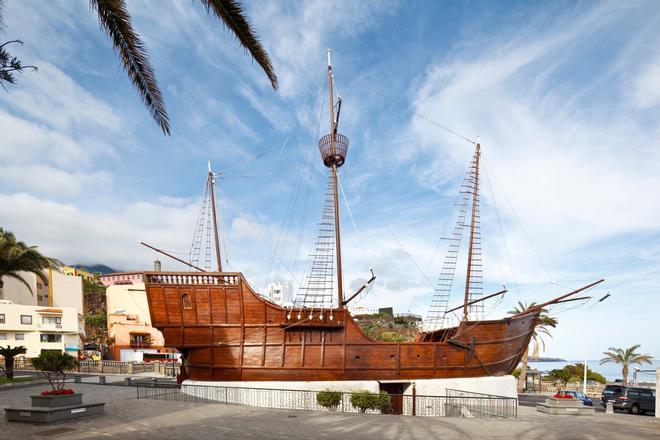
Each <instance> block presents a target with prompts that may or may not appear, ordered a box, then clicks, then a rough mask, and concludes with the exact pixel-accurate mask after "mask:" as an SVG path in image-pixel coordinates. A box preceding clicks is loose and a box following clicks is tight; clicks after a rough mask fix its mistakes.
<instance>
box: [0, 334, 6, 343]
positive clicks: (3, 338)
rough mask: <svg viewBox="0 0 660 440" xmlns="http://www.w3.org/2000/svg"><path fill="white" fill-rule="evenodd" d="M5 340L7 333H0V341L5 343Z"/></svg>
mask: <svg viewBox="0 0 660 440" xmlns="http://www.w3.org/2000/svg"><path fill="white" fill-rule="evenodd" d="M6 340H7V333H3V332H0V341H6Z"/></svg>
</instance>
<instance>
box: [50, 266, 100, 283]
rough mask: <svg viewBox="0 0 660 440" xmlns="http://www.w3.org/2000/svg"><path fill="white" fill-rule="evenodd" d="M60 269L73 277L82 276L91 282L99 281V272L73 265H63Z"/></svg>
mask: <svg viewBox="0 0 660 440" xmlns="http://www.w3.org/2000/svg"><path fill="white" fill-rule="evenodd" d="M60 271H61V272H62V273H63V274H64V275H68V276H72V277H82V279H83V280H87V281H89V282H90V283H97V282H98V281H99V276H98V274H95V273H92V272H89V271H86V270H85V269H82V268H79V267H73V266H63V267H61V268H60Z"/></svg>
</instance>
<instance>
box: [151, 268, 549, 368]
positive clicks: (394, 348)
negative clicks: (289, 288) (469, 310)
mask: <svg viewBox="0 0 660 440" xmlns="http://www.w3.org/2000/svg"><path fill="white" fill-rule="evenodd" d="M144 278H145V284H146V293H147V298H148V302H149V310H150V313H151V322H152V325H153V326H154V327H156V328H158V329H159V330H160V331H161V332H162V333H163V336H164V338H165V346H166V347H170V348H176V349H177V350H179V351H180V352H181V353H182V358H183V365H182V369H181V375H180V377H179V381H182V380H184V379H193V380H200V381H320V380H327V381H341V380H410V379H438V378H458V377H481V376H501V375H506V374H511V373H512V372H513V370H514V369H515V368H516V366H517V365H518V363H519V361H520V359H521V357H522V355H523V353H524V352H525V350H526V349H527V345H528V344H529V341H530V338H531V336H532V333H533V331H534V327H535V326H536V324H537V322H538V316H539V313H538V312H535V313H531V314H527V315H524V316H520V317H513V318H507V319H502V320H490V321H477V322H473V321H464V322H462V323H461V324H460V326H458V327H455V328H449V329H442V330H439V331H436V332H430V333H420V334H419V335H418V337H417V339H416V340H415V341H414V342H400V343H396V342H376V341H373V340H371V339H369V338H368V337H367V336H366V335H365V334H364V333H363V332H362V331H361V330H360V328H359V327H358V325H357V324H356V323H355V321H354V320H353V318H352V317H351V315H350V313H348V311H347V310H346V309H345V308H343V309H324V310H321V309H309V308H303V309H301V308H295V309H293V310H291V309H285V308H283V307H280V306H278V305H276V304H273V303H271V302H269V301H267V300H265V299H264V298H262V297H261V296H259V295H257V294H256V293H255V292H254V291H253V290H252V289H251V287H250V286H249V284H248V283H247V281H246V280H245V278H244V277H243V275H242V274H241V273H218V272H213V273H192V272H148V273H145V274H144Z"/></svg>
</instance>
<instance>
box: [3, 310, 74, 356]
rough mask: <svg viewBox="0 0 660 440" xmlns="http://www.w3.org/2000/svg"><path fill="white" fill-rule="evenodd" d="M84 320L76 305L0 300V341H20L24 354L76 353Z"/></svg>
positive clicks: (10, 343) (17, 343) (11, 342)
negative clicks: (25, 351) (43, 351)
mask: <svg viewBox="0 0 660 440" xmlns="http://www.w3.org/2000/svg"><path fill="white" fill-rule="evenodd" d="M84 335H85V322H84V319H83V317H82V315H80V314H79V313H78V310H77V309H76V308H75V307H41V306H34V305H23V304H15V303H13V302H12V301H9V300H0V345H3V346H7V345H10V346H12V347H14V346H18V345H23V346H25V347H26V348H27V353H26V356H28V357H35V356H38V355H39V353H41V350H59V351H62V352H67V353H69V354H71V355H72V356H76V355H77V354H78V350H79V349H80V338H81V336H84Z"/></svg>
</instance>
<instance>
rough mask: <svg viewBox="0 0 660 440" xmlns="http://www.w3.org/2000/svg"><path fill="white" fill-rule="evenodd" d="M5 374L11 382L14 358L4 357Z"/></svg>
mask: <svg viewBox="0 0 660 440" xmlns="http://www.w3.org/2000/svg"><path fill="white" fill-rule="evenodd" d="M5 374H6V375H7V379H9V380H12V379H13V378H14V357H13V356H7V357H5Z"/></svg>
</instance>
